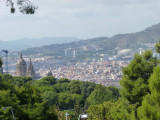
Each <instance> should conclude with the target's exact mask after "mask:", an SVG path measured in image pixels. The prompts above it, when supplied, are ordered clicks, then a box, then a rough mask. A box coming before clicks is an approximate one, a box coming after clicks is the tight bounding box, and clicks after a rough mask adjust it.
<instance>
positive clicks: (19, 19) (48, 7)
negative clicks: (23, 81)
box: [0, 0, 160, 40]
mask: <svg viewBox="0 0 160 120" xmlns="http://www.w3.org/2000/svg"><path fill="white" fill-rule="evenodd" d="M32 2H33V3H35V4H36V5H37V6H38V7H39V9H38V10H37V11H36V14H34V15H23V14H21V13H19V12H18V11H16V14H11V13H10V9H9V7H6V5H5V3H4V2H2V1H1V2H0V40H13V39H20V38H25V37H27V38H40V37H78V38H81V39H87V38H93V37H100V36H108V37H110V36H113V35H115V34H119V33H131V32H137V31H140V30H143V29H145V28H147V27H149V26H151V25H153V24H157V23H160V0H32Z"/></svg>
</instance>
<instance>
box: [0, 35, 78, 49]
mask: <svg viewBox="0 0 160 120" xmlns="http://www.w3.org/2000/svg"><path fill="white" fill-rule="evenodd" d="M74 41H79V39H78V38H75V37H45V38H23V39H19V40H10V41H0V49H8V50H23V49H26V48H33V47H41V46H44V45H50V44H64V43H69V42H74Z"/></svg>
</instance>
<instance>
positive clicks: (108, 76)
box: [53, 61, 129, 86]
mask: <svg viewBox="0 0 160 120" xmlns="http://www.w3.org/2000/svg"><path fill="white" fill-rule="evenodd" d="M128 62H129V61H101V62H76V63H69V64H68V65H67V66H64V67H60V68H58V69H56V70H53V76H55V77H56V78H68V79H71V80H80V81H90V82H95V83H97V84H103V85H105V86H119V80H120V79H121V76H122V68H123V67H125V66H126V65H127V64H128Z"/></svg>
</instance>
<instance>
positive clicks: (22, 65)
mask: <svg viewBox="0 0 160 120" xmlns="http://www.w3.org/2000/svg"><path fill="white" fill-rule="evenodd" d="M16 75H17V76H22V77H26V76H27V77H32V78H35V77H36V76H35V71H34V68H33V65H32V61H31V59H30V61H29V66H28V69H27V64H26V62H25V60H24V59H23V57H22V54H21V55H20V57H19V59H18V61H17V64H16Z"/></svg>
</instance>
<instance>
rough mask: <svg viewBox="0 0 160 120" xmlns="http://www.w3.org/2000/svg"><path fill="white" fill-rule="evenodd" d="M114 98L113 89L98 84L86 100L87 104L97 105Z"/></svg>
mask: <svg viewBox="0 0 160 120" xmlns="http://www.w3.org/2000/svg"><path fill="white" fill-rule="evenodd" d="M111 99H113V94H112V91H110V90H109V89H108V87H105V86H102V85H97V86H96V88H95V90H94V91H93V92H92V93H91V94H90V96H89V97H88V98H87V100H86V104H87V105H97V104H101V103H103V102H104V101H109V100H111Z"/></svg>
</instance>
